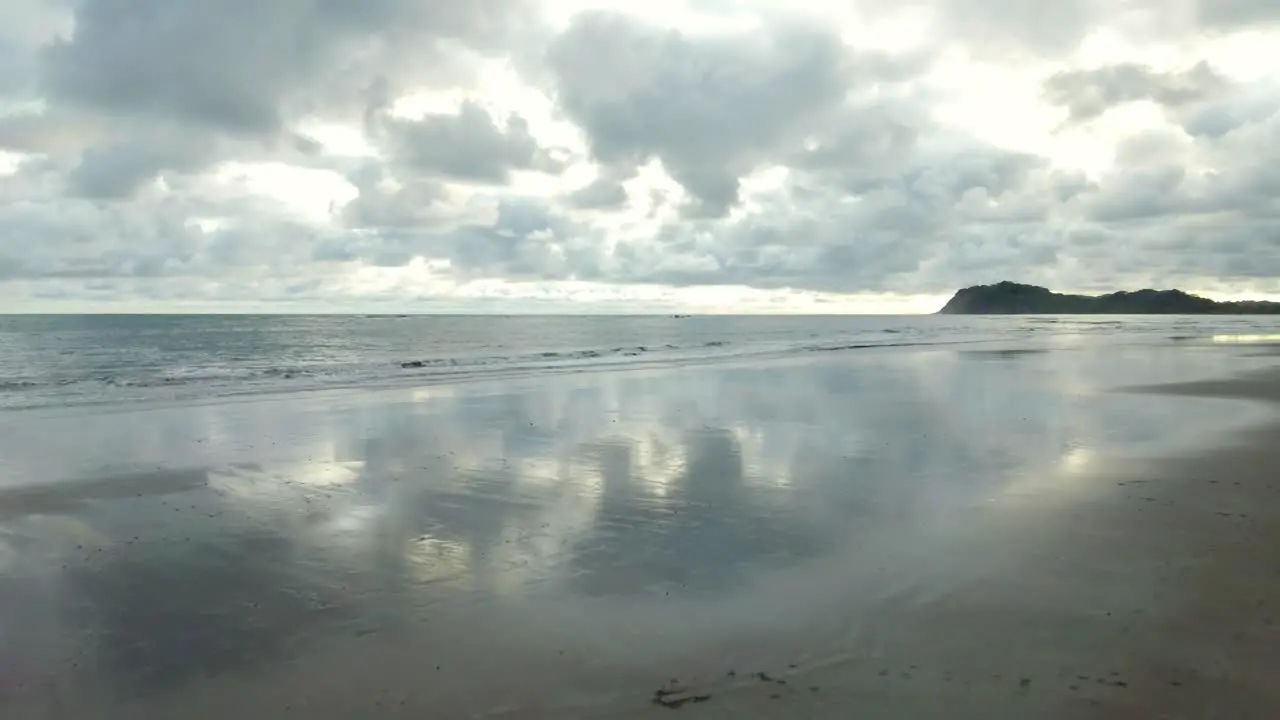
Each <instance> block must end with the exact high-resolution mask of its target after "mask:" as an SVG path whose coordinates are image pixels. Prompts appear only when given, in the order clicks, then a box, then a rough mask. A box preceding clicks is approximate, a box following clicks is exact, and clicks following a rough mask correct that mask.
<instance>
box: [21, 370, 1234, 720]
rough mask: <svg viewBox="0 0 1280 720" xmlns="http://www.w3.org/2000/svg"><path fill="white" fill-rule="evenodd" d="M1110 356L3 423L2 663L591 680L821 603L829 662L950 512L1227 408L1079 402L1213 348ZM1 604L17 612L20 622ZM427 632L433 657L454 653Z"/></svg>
mask: <svg viewBox="0 0 1280 720" xmlns="http://www.w3.org/2000/svg"><path fill="white" fill-rule="evenodd" d="M1125 352H1130V351H1128V350H1117V349H1110V350H1108V351H1107V353H1110V354H1109V355H1108V354H1106V353H1101V352H1098V353H1094V352H1090V351H1078V350H1063V351H1055V352H1046V353H1032V354H1016V353H1015V354H1008V353H1005V354H985V355H984V354H978V353H957V352H953V351H932V352H919V353H903V352H894V353H889V352H886V353H865V354H860V355H858V354H855V355H847V356H832V357H829V358H821V359H818V360H815V361H812V362H803V363H798V362H792V363H777V364H756V365H725V366H719V367H707V368H699V369H686V370H681V371H668V372H632V373H613V374H584V375H579V376H559V377H553V378H543V379H537V380H522V381H509V382H495V383H484V384H475V385H458V386H451V387H435V388H429V389H423V390H415V391H405V392H386V393H379V394H372V395H359V394H330V395H323V396H312V397H310V398H301V399H299V398H295V399H292V400H288V401H264V402H238V403H225V404H217V405H205V406H198V407H189V408H167V409H153V410H146V411H133V412H130V413H117V414H105V413H104V414H98V415H91V416H87V417H71V416H57V415H50V416H47V417H42V416H36V415H31V416H28V418H26V419H25V421H24V422H22V423H12V422H10V423H9V427H7V428H6V432H5V433H4V434H3V436H2V437H0V443H2V444H3V447H0V457H3V458H4V460H3V461H2V462H4V464H5V469H6V471H8V473H9V475H10V480H9V482H8V487H9V489H7V490H5V491H4V493H5V494H4V495H3V497H2V498H0V500H2V501H3V507H4V508H5V511H4V512H3V514H0V603H3V604H4V605H3V607H0V611H2V612H0V632H3V633H4V634H3V635H0V639H4V640H5V641H6V642H5V645H3V646H2V647H0V669H3V668H5V667H6V666H13V665H15V664H23V665H37V666H39V667H37V668H35V670H38V671H39V672H44V673H53V674H71V675H74V676H76V677H78V678H80V681H82V683H83V684H82V686H81V687H83V688H85V689H84V690H82V693H85V694H88V695H92V693H94V692H97V693H98V695H97V696H95V697H98V698H99V699H100V700H103V701H104V702H107V701H111V702H113V700H111V699H112V698H120V697H149V696H153V695H157V694H164V693H167V692H170V691H173V690H175V689H178V688H182V687H186V686H188V685H189V684H191V683H196V682H198V681H199V680H200V679H201V678H208V677H211V676H219V675H222V674H225V673H228V672H231V671H233V670H236V669H243V668H250V667H259V666H273V664H274V665H278V664H279V663H281V662H285V661H288V660H290V659H296V658H299V657H304V656H308V655H309V654H313V653H316V652H319V651H320V650H319V649H318V648H320V647H322V646H324V645H325V644H326V643H329V642H332V641H333V640H334V639H335V638H350V637H365V636H366V635H368V634H371V633H372V634H388V635H391V636H394V637H396V638H400V639H402V640H403V641H404V642H412V639H413V638H428V637H432V638H438V633H439V632H440V631H439V629H438V628H439V622H441V621H440V618H454V619H456V620H457V623H458V624H459V626H460V627H461V626H463V625H465V622H472V623H475V624H476V627H477V628H478V629H477V630H476V632H477V633H479V634H480V635H483V631H484V629H486V628H487V629H491V630H492V631H493V632H494V633H495V634H494V636H493V637H492V638H490V639H488V640H482V639H476V638H472V640H470V641H468V642H474V643H476V645H477V647H484V648H489V649H492V650H494V651H501V650H502V649H503V648H507V650H509V651H510V654H511V655H512V657H513V658H514V657H516V656H518V655H519V653H516V652H515V646H516V645H518V644H519V643H520V642H525V643H527V644H528V647H526V648H525V649H526V650H529V647H534V646H537V647H563V646H566V645H572V646H574V647H579V648H583V647H589V648H590V649H591V651H592V653H593V664H594V665H597V666H599V667H608V666H609V665H610V663H611V662H615V663H624V662H642V661H644V660H646V659H648V660H652V659H653V658H655V657H658V656H663V655H664V654H665V655H670V656H676V657H684V656H688V655H689V654H691V653H692V654H696V652H697V651H698V650H699V648H703V649H705V648H707V647H722V646H724V645H725V644H726V643H733V642H745V640H744V638H749V637H751V635H752V633H757V632H765V633H767V632H772V631H775V630H781V629H783V628H788V627H791V626H794V625H795V624H796V623H797V622H803V623H820V622H821V621H820V617H822V613H823V612H826V611H831V610H833V609H834V608H841V613H840V617H839V618H836V617H835V614H832V618H833V619H832V620H831V621H832V622H833V623H837V624H836V625H832V626H830V627H828V628H826V630H831V629H832V628H836V627H839V628H843V631H842V632H844V633H845V634H843V635H842V634H841V633H840V632H821V631H820V632H818V633H817V635H819V636H821V637H822V642H826V643H828V644H829V645H830V647H828V648H827V650H829V651H837V650H838V646H839V645H840V643H842V642H847V639H846V638H847V637H848V634H847V633H850V632H854V631H856V624H857V617H856V615H857V608H858V607H859V605H858V603H859V602H863V601H866V602H872V601H879V600H883V599H884V598H887V597H890V596H892V594H893V593H895V592H899V591H903V592H905V591H906V590H903V588H906V589H911V591H912V592H920V591H922V590H921V588H924V587H927V586H928V584H929V583H931V582H945V580H939V578H940V577H942V574H940V573H943V574H944V571H943V569H942V568H945V573H953V574H955V573H963V572H966V571H967V570H966V568H969V567H971V565H968V564H966V563H972V562H976V561H974V560H966V561H963V562H959V561H956V559H955V558H953V557H951V556H950V555H949V554H948V550H949V548H948V544H947V542H946V541H945V540H944V539H943V538H944V537H945V536H946V535H947V533H950V532H953V531H956V530H957V529H963V527H964V526H965V524H966V523H970V522H972V521H973V520H972V518H973V515H972V513H973V512H976V511H975V510H974V508H979V507H981V508H988V509H990V508H993V507H994V508H998V507H1000V504H999V503H993V502H992V501H993V500H998V499H999V498H1001V497H1004V496H1008V495H1010V494H1015V495H1020V496H1024V497H1025V496H1027V495H1028V494H1030V495H1034V496H1044V495H1046V494H1048V493H1050V492H1051V491H1056V490H1061V489H1062V488H1064V487H1070V486H1071V483H1073V482H1078V480H1075V479H1073V478H1075V477H1077V476H1082V475H1083V474H1085V473H1087V472H1088V471H1090V470H1091V469H1092V468H1093V466H1094V465H1095V464H1096V463H1097V462H1098V461H1099V458H1100V457H1103V456H1105V454H1106V453H1108V452H1111V451H1115V450H1125V451H1133V450H1135V449H1139V450H1140V449H1142V448H1152V447H1157V446H1161V445H1167V444H1169V443H1170V442H1176V441H1178V439H1179V438H1184V437H1193V436H1194V435H1195V433H1198V432H1201V431H1202V429H1204V428H1222V427H1226V426H1229V425H1233V424H1238V423H1240V422H1244V421H1247V420H1248V419H1249V418H1248V417H1247V415H1248V413H1247V412H1246V413H1245V416H1242V414H1241V412H1242V411H1241V409H1240V408H1238V407H1237V406H1235V405H1230V404H1224V403H1215V402H1212V401H1206V402H1203V403H1201V402H1198V401H1188V400H1179V401H1177V403H1180V404H1170V403H1167V402H1152V401H1150V400H1149V399H1147V398H1142V397H1136V396H1126V395H1109V394H1105V393H1101V392H1099V390H1100V389H1102V388H1106V387H1109V386H1114V385H1123V384H1128V383H1133V382H1137V381H1149V380H1151V379H1153V378H1154V379H1157V380H1159V379H1176V378H1177V377H1179V376H1192V377H1193V376H1198V375H1213V374H1225V373H1229V372H1232V371H1234V370H1237V369H1243V366H1242V364H1241V363H1243V362H1246V361H1244V360H1242V359H1241V358H1239V357H1235V356H1230V355H1227V354H1224V353H1217V354H1214V353H1207V352H1201V353H1194V352H1191V353H1187V352H1178V353H1172V352H1167V351H1161V350H1160V349H1155V350H1152V349H1146V350H1141V351H1138V350H1134V351H1132V352H1133V353H1139V352H1145V353H1147V354H1146V355H1145V356H1140V355H1135V356H1134V357H1129V358H1125V360H1126V362H1124V363H1120V362H1117V361H1116V354H1117V353H1125ZM1135 368H1136V370H1135ZM1187 407H1192V408H1193V409H1194V410H1195V411H1196V412H1195V413H1194V414H1183V409H1184V408H1187ZM104 468H105V469H104ZM183 468H201V469H200V470H184V469H183ZM68 480H74V482H70V483H61V482H55V481H68ZM19 485H21V487H18V486H19ZM1010 507H1016V504H1015V505H1012V506H1010ZM931 573H932V575H930V576H929V577H925V575H928V574H931ZM913 588H914V589H913ZM33 608H43V610H42V611H41V612H40V613H36V610H34V609H33ZM14 609H16V611H17V612H18V613H19V614H18V615H15V614H14V613H13V612H11V611H13V610H14ZM29 613H36V614H37V615H39V617H41V618H43V621H41V622H33V623H31V624H30V626H29V627H17V626H16V625H15V623H14V621H13V620H12V618H14V617H24V618H26V617H27V616H28V614H29ZM672 628H678V629H679V632H678V633H674V632H673V630H672ZM499 631H501V632H499ZM499 635H501V637H499ZM623 640H625V642H623ZM440 642H443V641H437V644H436V645H434V646H431V647H432V649H431V650H430V652H433V653H441V654H444V655H449V654H450V653H455V652H462V650H460V649H459V648H458V647H454V646H450V645H448V644H445V645H444V646H441V645H440V644H439V643H440ZM485 643H488V644H485ZM504 643H505V645H504ZM51 648H59V649H58V650H57V651H55V650H53V649H51ZM809 649H810V650H813V647H812V646H810V647H809ZM477 652H478V650H477ZM73 657H75V658H79V657H93V658H95V661H94V662H92V663H81V662H78V661H77V662H74V663H72V662H70V661H69V660H67V658H73ZM511 662H517V661H516V660H514V659H512V660H511ZM28 670H31V668H28ZM387 682H392V680H388V681H387ZM0 697H2V696H0ZM0 702H3V700H0ZM0 707H2V705H0Z"/></svg>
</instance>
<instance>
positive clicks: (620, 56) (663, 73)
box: [547, 12, 893, 216]
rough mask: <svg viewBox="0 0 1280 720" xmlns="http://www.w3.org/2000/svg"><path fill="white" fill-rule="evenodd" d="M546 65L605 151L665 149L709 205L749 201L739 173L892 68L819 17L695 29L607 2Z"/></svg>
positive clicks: (564, 100)
mask: <svg viewBox="0 0 1280 720" xmlns="http://www.w3.org/2000/svg"><path fill="white" fill-rule="evenodd" d="M547 64H548V67H549V69H550V72H551V74H552V76H553V79H554V92H555V95H556V98H557V100H558V102H559V106H560V108H561V109H562V110H563V111H564V113H565V114H566V116H567V117H569V118H570V119H572V120H573V121H575V122H576V123H577V124H578V125H579V126H580V127H581V128H582V129H583V130H584V131H585V132H586V134H587V136H588V139H589V143H590V148H591V152H592V155H593V157H594V158H595V159H596V160H598V161H599V162H601V163H604V164H606V165H614V164H627V165H632V166H635V165H642V164H644V163H645V162H647V161H649V160H651V159H658V160H660V161H661V162H662V164H663V166H664V168H665V169H666V170H667V172H668V173H669V174H670V175H671V176H672V177H673V178H674V179H675V180H676V181H677V182H679V183H680V184H681V185H683V186H684V188H685V189H686V190H687V191H688V192H689V193H690V194H691V195H692V196H693V198H694V199H695V200H696V202H697V203H698V205H699V207H697V208H695V211H696V213H698V214H705V215H708V216H719V215H723V214H724V213H725V212H726V211H727V210H728V209H729V208H730V207H731V206H733V205H734V204H735V203H736V202H737V201H738V197H739V178H741V177H742V176H743V175H746V174H749V173H750V172H751V171H753V170H754V169H756V168H757V167H759V166H760V164H761V163H763V162H765V161H766V160H769V159H771V158H772V157H774V156H775V155H776V154H777V153H779V152H780V151H784V150H786V149H790V148H794V147H795V146H796V145H797V144H798V143H800V142H801V141H802V140H803V138H804V136H805V135H806V134H807V133H808V132H810V131H812V130H813V129H815V128H821V127H823V126H825V124H826V123H827V122H828V121H829V119H830V118H831V117H832V116H833V115H834V114H835V113H836V112H837V111H838V109H839V107H840V106H841V104H842V103H843V101H844V99H845V97H846V95H847V94H848V92H849V88H850V86H851V85H855V84H857V83H859V82H870V81H872V80H874V79H876V78H877V77H878V76H879V75H881V74H889V73H890V72H891V70H892V69H893V66H892V64H890V63H884V62H878V63H877V62H866V63H865V64H860V62H859V58H857V57H851V56H850V55H849V54H848V53H847V52H846V49H845V47H844V46H843V44H842V43H841V41H840V38H839V36H838V35H836V34H835V33H834V32H832V31H830V30H828V29H823V28H818V27H810V26H794V25H785V24H781V23H780V24H778V25H775V26H772V27H770V29H769V30H768V31H762V32H759V33H755V34H751V35H735V36H728V37H719V36H711V37H690V36H685V35H682V34H680V33H678V32H675V31H670V30H664V29H660V28H657V27H653V26H649V25H646V24H644V23H641V22H638V21H636V20H634V19H632V18H629V17H627V16H624V15H620V14H615V13H605V12H593V13H585V14H582V15H579V16H578V17H576V18H575V19H574V21H573V22H572V24H571V25H570V27H569V28H568V30H566V31H565V32H564V33H563V34H562V35H561V36H560V37H558V38H557V39H556V40H555V42H554V43H552V46H551V48H550V50H549V51H548V53H547Z"/></svg>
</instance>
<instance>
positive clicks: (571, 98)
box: [0, 0, 1280, 305]
mask: <svg viewBox="0 0 1280 720" xmlns="http://www.w3.org/2000/svg"><path fill="white" fill-rule="evenodd" d="M10 5H11V6H12V7H11V8H8V7H7V10H6V21H5V23H3V25H2V26H0V237H3V238H4V240H3V241H0V297H3V298H5V299H6V301H9V302H17V303H19V304H21V303H22V302H24V301H34V300H37V299H39V298H42V297H44V298H48V297H57V298H63V299H66V300H68V301H70V302H74V301H75V299H76V298H82V299H84V301H86V302H89V301H92V300H93V299H100V298H101V297H103V296H104V294H110V293H114V294H115V295H114V296H116V297H127V296H132V297H135V298H137V299H139V301H140V302H148V301H152V300H154V301H155V302H168V301H170V300H173V299H176V298H180V297H182V296H183V293H188V294H189V295H190V296H191V297H193V298H196V297H198V298H204V299H216V300H217V301H218V302H225V303H231V304H233V305H234V303H236V302H244V303H252V302H257V301H260V300H263V299H264V298H267V297H270V298H273V299H282V298H283V299H289V298H293V299H306V298H308V297H324V298H325V299H326V301H327V302H330V303H336V304H338V305H341V303H342V302H344V301H345V300H344V299H350V300H351V301H352V302H355V301H357V300H359V299H360V298H361V297H366V296H368V297H372V296H374V295H376V296H377V297H379V298H381V299H382V300H388V301H394V300H395V299H396V298H397V297H399V298H402V299H403V300H404V302H412V301H416V300H419V299H422V298H424V297H436V298H437V299H439V298H438V297H437V296H440V295H442V294H443V295H448V294H449V293H456V292H461V291H460V290H459V288H461V287H464V286H466V285H467V284H468V283H470V284H471V286H472V287H475V286H476V285H475V284H476V283H487V284H488V285H486V287H502V288H506V289H504V290H502V292H503V293H508V294H509V295H511V294H514V295H518V294H519V293H520V292H522V291H521V290H520V289H519V288H535V287H536V288H538V290H537V291H536V292H538V293H544V294H546V293H550V294H553V295H554V296H555V297H557V298H559V299H560V301H564V302H571V301H572V298H573V297H574V293H575V292H577V291H576V290H574V288H581V287H584V285H582V283H590V284H591V287H594V288H597V290H593V292H596V293H597V296H598V293H599V292H603V291H600V290H598V289H599V288H608V289H609V290H608V293H610V297H612V298H614V299H616V298H620V297H626V296H628V293H631V294H633V295H634V297H636V298H641V297H646V298H650V299H651V298H652V297H653V295H652V294H651V293H652V290H651V289H652V288H654V287H665V288H681V289H684V290H682V291H688V292H693V293H697V292H707V293H714V292H721V291H723V290H724V289H725V288H729V287H751V288H757V289H759V291H761V292H769V293H782V294H779V295H777V297H790V295H787V294H786V293H792V292H797V293H841V294H852V295H857V294H859V293H876V292H888V291H893V292H905V293H924V294H928V293H945V292H947V291H949V290H951V289H953V288H954V287H955V286H958V285H965V284H971V283H974V282H983V281H991V280H997V279H1002V278H1006V277H1007V278H1011V279H1018V280H1027V281H1032V282H1036V281H1039V282H1046V283H1050V284H1054V285H1057V286H1059V287H1064V288H1067V289H1071V288H1080V289H1089V288H1095V287H1097V288H1101V287H1113V286H1131V285H1140V284H1147V283H1153V282H1158V283H1163V284H1177V285H1181V286H1184V287H1187V288H1189V289H1193V290H1195V289H1202V290H1205V289H1207V290H1214V289H1222V288H1226V287H1235V288H1248V289H1252V290H1254V291H1257V292H1261V293H1280V285H1278V284H1277V283H1276V281H1275V280H1274V278H1276V277H1280V245H1278V244H1277V243H1280V205H1278V204H1277V200H1276V198H1277V197H1280V172H1278V171H1277V170H1276V169H1275V168H1277V167H1280V143H1278V142H1277V138H1280V71H1277V70H1275V68H1277V67H1280V50H1275V49H1274V48H1280V11H1278V10H1277V9H1276V5H1275V3H1266V2H1261V1H1260V0H1231V2H1208V0H1137V1H1136V2H1129V3H1120V4H1116V3H1106V2H1097V1H1095V0H1071V1H1070V2H1061V3H1044V2H1031V1H1030V0H1026V1H1023V0H1017V1H1016V2H1012V3H1004V4H999V3H996V4H993V3H989V2H976V1H975V0H912V1H911V2H907V3H889V2H885V1H884V0H859V1H858V2H856V3H852V4H830V3H826V4H824V3H812V2H793V3H782V2H776V1H774V0H734V1H729V0H685V1H684V2H673V3H667V4H664V5H663V11H662V12H661V13H659V12H656V11H650V9H649V8H646V7H641V6H636V5H634V4H627V3H620V2H610V1H609V0H478V1H477V2H470V3H456V2H444V0H370V1H368V2H363V3H350V2H343V1H341V0H253V1H250V0H163V1H162V0H56V1H54V2H49V1H42V0H15V1H14V2H12V3H10ZM1241 43H1244V45H1241ZM1246 46H1247V47H1248V48H1252V49H1253V50H1256V52H1253V51H1251V52H1249V53H1245V52H1243V51H1241V50H1239V49H1238V48H1240V47H1246ZM1269 48H1270V49H1269ZM1268 53H1269V54H1268ZM1064 116H1065V118H1066V121H1065V122H1063V118H1064ZM390 278H394V281H393V280H391V279H390ZM717 289H719V290H717ZM530 292H534V291H533V290H530ZM646 293H649V294H646ZM514 295H511V296H514ZM458 297H462V296H461V295H459V296H458ZM584 297H585V296H584ZM458 302H464V301H463V300H458Z"/></svg>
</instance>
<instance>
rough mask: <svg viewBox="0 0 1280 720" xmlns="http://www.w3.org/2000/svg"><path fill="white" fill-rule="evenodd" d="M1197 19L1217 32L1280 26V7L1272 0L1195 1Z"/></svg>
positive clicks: (1194, 7) (1202, 24)
mask: <svg viewBox="0 0 1280 720" xmlns="http://www.w3.org/2000/svg"><path fill="white" fill-rule="evenodd" d="M1192 7H1193V9H1194V12H1195V18H1196V20H1197V22H1199V23H1200V25H1201V26H1203V27H1206V28H1212V29H1215V30H1231V29H1238V28H1248V27H1263V26H1268V25H1270V26H1277V25H1280V5H1278V4H1277V3H1275V2H1272V0H1194V2H1193V5H1192Z"/></svg>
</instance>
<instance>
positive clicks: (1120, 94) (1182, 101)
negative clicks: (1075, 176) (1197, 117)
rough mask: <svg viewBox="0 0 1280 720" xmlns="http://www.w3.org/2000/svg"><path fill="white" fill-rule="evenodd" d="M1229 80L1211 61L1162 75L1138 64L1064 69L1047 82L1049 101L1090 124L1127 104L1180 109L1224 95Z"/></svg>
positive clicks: (1045, 87) (1072, 116)
mask: <svg viewBox="0 0 1280 720" xmlns="http://www.w3.org/2000/svg"><path fill="white" fill-rule="evenodd" d="M1228 86H1229V81H1228V80H1227V79H1226V78H1224V77H1222V76H1221V75H1219V74H1218V73H1217V72H1216V71H1214V69H1213V68H1212V67H1211V66H1210V65H1209V64H1208V63H1207V62H1203V61H1202V62H1199V63H1196V65H1195V66H1194V67H1191V68H1189V69H1187V70H1182V71H1173V72H1158V71H1156V70H1153V69H1152V68H1150V67H1148V66H1145V65H1139V64H1137V63H1121V64H1118V65H1108V66H1105V67H1099V68H1092V69H1088V70H1064V71H1062V72H1058V73H1055V74H1054V75H1053V76H1051V77H1050V78H1049V79H1047V80H1046V81H1045V83H1044V89H1045V96H1046V98H1047V99H1048V100H1049V101H1050V102H1052V103H1054V104H1056V105H1061V106H1063V107H1066V108H1067V110H1068V111H1069V112H1070V119H1071V121H1072V122H1077V123H1081V122H1087V121H1089V120H1092V119H1094V118H1097V117H1099V116H1101V115H1102V114H1103V113H1105V112H1107V111H1108V110H1111V109H1113V108H1116V107H1119V106H1121V105H1124V104H1126V103H1133V102H1139V101H1143V100H1146V101H1150V102H1153V103H1156V104H1158V105H1161V106H1163V107H1165V108H1170V109H1177V108H1182V107H1186V106H1188V105H1192V104H1194V103H1199V102H1202V101H1204V100H1207V99H1209V98H1212V97H1213V96H1215V95H1218V94H1220V93H1222V92H1223V91H1224V90H1226V89H1227V88H1228Z"/></svg>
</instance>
